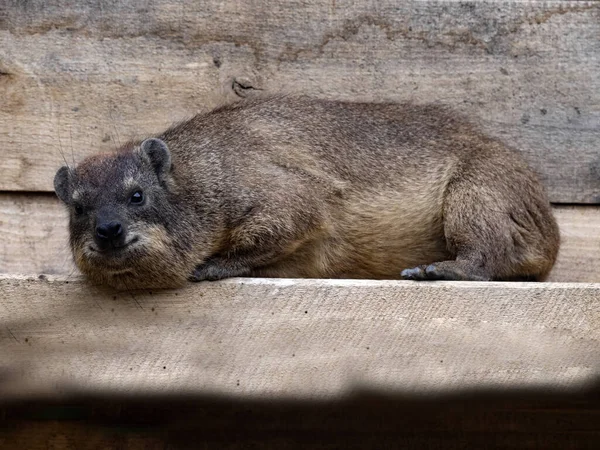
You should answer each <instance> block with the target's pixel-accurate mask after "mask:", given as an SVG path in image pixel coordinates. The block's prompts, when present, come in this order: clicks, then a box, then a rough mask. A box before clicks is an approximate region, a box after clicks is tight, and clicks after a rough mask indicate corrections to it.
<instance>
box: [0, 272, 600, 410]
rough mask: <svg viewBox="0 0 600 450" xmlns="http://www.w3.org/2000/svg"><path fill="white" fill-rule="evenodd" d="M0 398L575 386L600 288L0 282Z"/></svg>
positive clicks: (590, 362) (333, 394) (591, 371)
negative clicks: (125, 286)
mask: <svg viewBox="0 0 600 450" xmlns="http://www.w3.org/2000/svg"><path fill="white" fill-rule="evenodd" d="M0 296H1V298H0V372H1V373H2V377H1V378H0V397H2V396H4V398H5V399H6V398H15V397H22V398H30V397H32V396H33V397H39V396H41V395H68V394H71V395H73V394H82V393H84V394H85V393H87V394H90V393H98V392H100V393H105V394H107V393H109V394H113V395H124V394H127V395H136V394H146V395H160V394H173V393H184V392H187V393H191V394H197V395H201V394H205V395H211V394H212V395H218V394H225V395H229V396H236V397H239V398H257V399H259V398H262V399H266V398H296V399H327V398H329V399H331V398H339V397H340V396H343V395H346V394H348V393H351V392H353V391H354V390H356V389H358V390H360V389H361V388H368V389H375V390H379V391H381V392H388V393H405V394H406V393H445V392H451V391H455V392H456V391H460V390H464V389H472V388H507V387H513V388H514V387H521V388H527V387H537V386H543V387H552V388H572V389H573V388H577V387H581V386H582V385H583V384H584V383H586V382H590V381H592V380H593V379H594V377H597V376H598V374H600V348H599V347H598V339H600V326H599V325H600V322H599V319H600V302H599V301H598V299H600V284H561V283H551V284H541V283H540V284H536V283H465V282H462V283H461V282H445V283H443V282H442V283H427V284H418V283H414V282H397V281H380V282H375V281H350V280H345V281H344V280H342V281H331V280H264V279H245V280H235V279H233V280H226V281H223V282H218V283H203V284H200V285H194V286H190V287H188V288H185V289H181V290H175V291H162V292H156V291H155V292H136V293H133V294H132V293H125V292H119V293H117V292H114V291H111V290H104V289H100V288H97V287H90V286H86V285H85V284H84V283H82V282H78V281H71V282H66V281H61V280H41V281H40V280H38V279H27V278H15V277H12V278H11V277H8V278H2V279H0Z"/></svg>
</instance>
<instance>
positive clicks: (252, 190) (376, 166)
mask: <svg viewBox="0 0 600 450" xmlns="http://www.w3.org/2000/svg"><path fill="white" fill-rule="evenodd" d="M54 183H55V189H56V193H57V194H58V196H59V197H60V198H61V199H62V200H63V201H64V202H65V203H66V204H67V205H68V207H69V210H70V236H71V239H70V243H71V247H72V250H73V254H74V258H75V262H76V264H77V266H78V267H79V268H80V270H81V271H82V272H83V273H84V274H85V275H87V276H88V277H89V278H90V279H91V280H93V281H95V282H99V283H105V284H109V285H112V286H115V287H117V288H125V289H128V288H142V287H174V286H179V285H181V284H183V283H184V282H185V281H186V280H188V279H191V280H195V281H200V280H216V279H221V278H226V277H235V276H266V277H325V278H342V277H347V278H375V279H383V278H407V279H413V280H440V279H441V280H513V279H530V280H531V279H541V278H543V277H544V276H545V275H546V274H548V272H549V271H550V269H551V268H552V266H553V264H554V261H555V259H556V255H557V251H558V246H559V234H558V228H557V225H556V222H555V220H554V218H553V216H552V212H551V208H550V204H549V202H548V199H547V197H546V194H545V193H544V189H543V188H542V186H541V184H540V183H539V181H538V180H537V179H536V177H535V176H534V174H533V173H532V172H531V171H530V170H529V169H528V168H527V166H526V165H525V163H524V162H523V161H522V159H521V158H520V157H519V156H518V155H517V154H515V153H513V152H512V151H511V150H509V149H508V148H507V147H505V146H504V145H503V144H502V143H500V142H498V141H496V140H493V139H490V138H488V137H486V136H484V135H482V134H481V133H479V132H478V131H476V130H475V129H474V128H473V127H471V126H469V125H468V124H466V123H464V122H463V121H461V120H460V119H457V118H455V116H454V115H453V114H452V113H451V112H448V111H446V110H444V109H442V108H440V107H436V106H417V105H412V104H362V103H343V102H336V101H324V100H314V99H306V98H296V97H266V98H262V99H257V100H250V101H244V102H240V103H234V104H232V105H228V106H224V107H221V108H218V109H216V110H214V111H212V112H209V113H206V114H200V115H198V116H196V117H194V118H193V119H191V120H189V121H187V122H184V123H181V124H179V125H176V126H174V127H172V128H170V129H169V130H167V131H165V132H164V133H162V134H161V135H159V136H157V137H155V138H150V139H147V140H145V141H143V142H137V143H130V144H128V145H125V146H124V147H123V148H121V149H119V150H118V151H116V152H115V153H114V154H103V155H97V156H92V157H90V158H88V159H86V160H84V161H83V162H82V163H81V164H80V165H79V166H78V167H76V168H68V167H63V168H61V169H60V170H59V171H58V173H57V174H56V177H55V181H54Z"/></svg>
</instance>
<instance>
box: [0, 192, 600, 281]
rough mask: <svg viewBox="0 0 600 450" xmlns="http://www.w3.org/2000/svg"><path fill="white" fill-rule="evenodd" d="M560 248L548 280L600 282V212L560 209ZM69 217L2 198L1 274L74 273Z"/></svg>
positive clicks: (29, 200)
mask: <svg viewBox="0 0 600 450" xmlns="http://www.w3.org/2000/svg"><path fill="white" fill-rule="evenodd" d="M554 213H555V215H556V218H557V220H558V224H559V226H560V229H561V239H562V246H561V251H560V254H559V257H558V261H557V263H556V266H555V268H554V270H553V271H552V273H551V275H550V278H549V279H548V281H562V282H575V281H579V282H600V269H599V268H600V208H597V207H593V206H587V207H575V206H558V207H555V208H554ZM67 221H68V218H67V214H66V211H64V210H63V207H62V205H61V204H59V201H58V199H57V198H56V197H54V196H52V195H30V194H16V193H15V194H7V193H4V194H0V273H13V274H15V273H21V274H40V273H45V274H54V275H58V274H61V275H71V274H76V273H77V271H76V269H75V268H74V266H73V264H72V260H71V252H70V250H69V247H68V233H67Z"/></svg>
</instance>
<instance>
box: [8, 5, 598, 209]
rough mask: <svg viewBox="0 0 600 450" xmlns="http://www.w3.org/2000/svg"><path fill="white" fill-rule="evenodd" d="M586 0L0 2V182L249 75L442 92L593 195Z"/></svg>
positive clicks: (592, 52) (360, 93)
mask: <svg viewBox="0 0 600 450" xmlns="http://www.w3.org/2000/svg"><path fill="white" fill-rule="evenodd" d="M599 18H600V3H599V2H585V1H577V2H541V1H534V2H512V1H502V2H482V1H467V2H442V1H436V0H427V1H405V2H397V1H394V0H363V1H361V2H354V1H350V0H337V1H331V2H322V1H318V0H306V1H299V0H298V1H286V2H251V3H250V4H243V3H239V2H222V1H218V0H209V1H204V2H183V1H180V0H156V1H144V2H134V1H125V0H119V1H110V2H92V1H90V0H86V1H72V0H55V1H52V2H47V1H42V0H34V1H28V2H22V1H18V0H9V1H4V2H2V5H0V96H1V97H2V99H3V106H2V108H1V109H0V139H1V140H2V143H3V144H2V145H3V157H2V159H1V161H0V189H2V190H36V191H37V190H49V189H51V182H52V176H53V174H54V171H55V170H56V169H57V167H58V166H60V165H61V164H62V160H63V157H62V155H61V147H62V152H63V153H64V154H65V155H64V156H65V158H66V159H68V160H71V157H72V156H73V157H74V159H76V160H79V159H81V158H82V157H83V156H84V155H86V154H89V153H91V152H96V151H100V150H106V149H109V148H111V147H113V146H114V145H115V143H116V142H119V141H120V142H123V141H125V140H126V139H129V138H133V137H140V136H142V135H145V134H147V133H150V132H156V131H159V130H161V129H162V128H163V127H165V126H167V125H168V124H170V123H171V122H173V121H176V120H180V119H182V118H184V117H186V116H189V115H190V114H192V113H194V112H196V111H198V110H199V109H202V108H204V107H207V106H211V105H213V104H214V103H215V101H216V100H217V99H218V98H219V97H221V95H217V96H216V97H217V98H213V100H209V97H210V96H211V95H212V94H213V93H214V92H222V93H223V94H222V95H225V96H229V95H233V93H232V90H231V86H232V80H234V79H235V80H237V81H238V83H237V84H236V85H235V86H236V91H237V92H238V93H242V94H243V93H247V92H249V91H252V87H254V88H257V89H264V90H267V91H271V92H272V91H286V92H289V91H299V92H303V93H307V94H312V95H316V96H323V97H335V98H343V99H348V100H375V101H379V100H406V99H409V100H413V101H416V102H429V101H437V102H442V103H445V104H448V105H451V106H453V107H455V108H457V109H458V110H460V111H462V112H463V113H465V114H466V115H467V116H469V117H470V118H471V119H472V120H474V121H478V122H480V123H481V125H482V126H483V128H484V129H485V130H486V131H487V132H489V133H490V134H492V135H494V136H498V137H500V138H502V139H504V140H505V141H506V142H508V143H509V144H511V145H514V146H516V147H517V148H519V149H520V150H522V151H523V153H524V154H525V156H526V157H527V159H528V160H529V161H530V162H531V164H532V165H533V166H534V168H536V169H537V170H538V171H539V172H540V173H541V175H542V178H543V179H544V181H545V183H546V184H547V185H548V187H549V192H550V195H551V198H552V201H554V202H574V203H586V202H587V203H594V202H596V203H598V202H600V156H599V153H598V149H599V148H600V132H599V131H600V77H599V76H598V72H599V65H600V40H599V39H598V36H599V35H600V20H599Z"/></svg>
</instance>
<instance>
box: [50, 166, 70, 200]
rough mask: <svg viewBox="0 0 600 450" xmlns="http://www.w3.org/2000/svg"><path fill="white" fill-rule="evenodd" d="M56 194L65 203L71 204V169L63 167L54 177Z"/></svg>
mask: <svg viewBox="0 0 600 450" xmlns="http://www.w3.org/2000/svg"><path fill="white" fill-rule="evenodd" d="M54 192H56V195H57V196H58V198H60V199H61V200H62V201H63V202H65V203H67V204H68V203H70V202H71V193H72V192H73V189H72V187H71V168H70V167H68V166H62V167H61V168H60V169H58V172H56V175H54Z"/></svg>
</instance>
